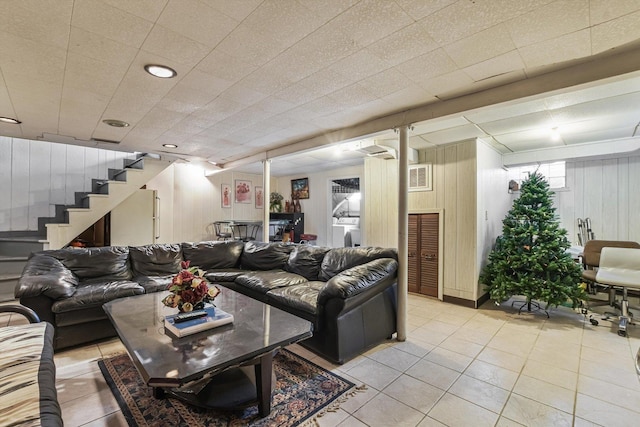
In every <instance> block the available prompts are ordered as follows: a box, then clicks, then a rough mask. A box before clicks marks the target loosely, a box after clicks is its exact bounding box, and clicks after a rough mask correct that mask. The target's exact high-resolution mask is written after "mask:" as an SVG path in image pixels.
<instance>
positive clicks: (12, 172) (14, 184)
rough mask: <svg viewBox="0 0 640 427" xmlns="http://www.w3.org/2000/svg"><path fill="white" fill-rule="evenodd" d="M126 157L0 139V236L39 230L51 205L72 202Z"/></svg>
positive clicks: (51, 210) (76, 147)
mask: <svg viewBox="0 0 640 427" xmlns="http://www.w3.org/2000/svg"><path fill="white" fill-rule="evenodd" d="M131 156H132V155H131V154H130V153H124V152H119V151H111V150H102V149H99V148H93V147H81V146H76V145H66V144H55V143H50V142H45V141H33V140H27V139H20V138H8V137H0V200H1V201H2V202H0V231H27V230H37V229H38V217H46V216H53V215H54V214H55V208H54V206H55V205H56V204H73V203H75V198H74V193H75V192H76V191H90V190H91V179H93V178H95V179H106V178H107V176H108V175H107V170H108V169H109V168H121V167H122V160H123V159H124V158H127V157H131Z"/></svg>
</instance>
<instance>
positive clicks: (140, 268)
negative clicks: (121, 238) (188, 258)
mask: <svg viewBox="0 0 640 427" xmlns="http://www.w3.org/2000/svg"><path fill="white" fill-rule="evenodd" d="M129 252H130V253H131V266H132V268H133V272H134V275H135V276H164V275H167V274H176V273H177V272H178V271H180V263H181V262H182V250H181V247H180V244H179V243H176V244H154V245H145V246H129Z"/></svg>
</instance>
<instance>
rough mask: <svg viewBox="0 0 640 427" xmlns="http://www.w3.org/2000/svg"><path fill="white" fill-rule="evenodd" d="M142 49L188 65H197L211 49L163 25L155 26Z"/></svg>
mask: <svg viewBox="0 0 640 427" xmlns="http://www.w3.org/2000/svg"><path fill="white" fill-rule="evenodd" d="M142 49H143V50H145V51H147V52H149V53H152V54H154V55H157V56H160V57H163V58H166V59H168V60H169V61H170V62H169V63H174V62H178V63H180V64H184V65H186V66H188V67H193V66H195V65H196V64H197V63H199V62H200V61H201V60H202V58H204V57H205V56H207V55H208V54H209V52H210V51H211V48H210V47H209V46H207V45H205V44H202V43H198V42H197V41H195V40H192V39H190V38H188V37H186V36H184V35H182V34H180V33H177V32H175V31H172V30H170V29H168V28H165V27H163V26H162V25H156V26H154V27H153V29H152V30H151V32H150V33H149V35H148V36H147V38H146V39H145V41H144V44H143V45H142Z"/></svg>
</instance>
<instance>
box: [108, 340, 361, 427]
mask: <svg viewBox="0 0 640 427" xmlns="http://www.w3.org/2000/svg"><path fill="white" fill-rule="evenodd" d="M98 365H99V366H100V370H101V371H102V374H103V375H104V377H105V379H106V381H107V383H108V384H109V387H110V388H111V392H112V393H113V394H114V396H115V397H116V399H117V401H118V404H119V405H120V408H121V409H122V413H123V414H124V417H125V418H126V420H127V422H128V424H129V426H131V427H143V426H185V427H186V426H189V427H193V426H234V427H235V426H299V425H301V424H305V425H306V424H310V425H313V424H315V422H314V419H315V417H317V416H320V415H322V414H323V413H325V412H326V411H332V410H335V409H336V406H337V405H338V404H339V402H340V401H343V400H344V399H345V398H346V396H347V395H351V394H353V393H355V392H356V391H358V387H354V386H355V385H354V384H353V383H351V382H349V381H347V380H345V379H344V378H341V377H340V376H338V375H336V374H334V373H332V372H330V371H327V370H326V369H323V368H322V367H320V366H318V365H316V364H314V363H312V362H310V361H308V360H306V359H304V358H302V357H300V356H298V355H296V354H294V353H292V352H290V351H287V350H281V351H280V352H279V353H278V354H277V355H276V356H275V358H274V360H273V370H274V372H275V375H276V385H275V389H274V392H273V394H272V401H271V414H270V415H269V416H268V417H265V418H260V417H259V415H258V407H257V405H256V406H252V407H249V408H246V409H244V410H238V411H219V410H211V409H209V410H206V409H201V408H196V407H194V406H191V405H188V404H186V403H183V402H182V401H180V400H179V399H175V398H166V399H156V398H154V397H153V394H152V389H151V387H148V386H147V385H146V384H145V383H144V382H143V381H142V378H141V377H140V375H139V374H138V371H137V370H136V368H135V366H134V365H133V363H132V362H131V360H130V359H129V356H128V355H126V354H122V355H119V356H115V357H112V358H109V359H104V360H101V361H99V362H98Z"/></svg>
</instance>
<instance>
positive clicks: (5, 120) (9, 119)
mask: <svg viewBox="0 0 640 427" xmlns="http://www.w3.org/2000/svg"><path fill="white" fill-rule="evenodd" d="M0 122H3V123H11V124H12V125H19V124H20V123H22V122H21V121H20V120H18V119H14V118H13V117H2V116H0Z"/></svg>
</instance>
